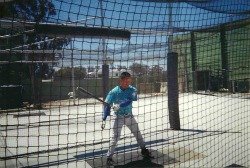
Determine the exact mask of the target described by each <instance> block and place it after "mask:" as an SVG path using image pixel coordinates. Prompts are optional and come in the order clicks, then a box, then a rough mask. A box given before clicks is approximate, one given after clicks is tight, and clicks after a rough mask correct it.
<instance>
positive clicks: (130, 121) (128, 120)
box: [107, 115, 145, 157]
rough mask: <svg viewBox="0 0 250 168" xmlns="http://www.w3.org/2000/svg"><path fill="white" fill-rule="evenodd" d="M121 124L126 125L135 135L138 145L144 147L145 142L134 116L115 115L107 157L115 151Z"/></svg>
mask: <svg viewBox="0 0 250 168" xmlns="http://www.w3.org/2000/svg"><path fill="white" fill-rule="evenodd" d="M123 125H126V126H127V127H128V128H129V129H130V131H131V132H132V133H133V135H134V136H135V138H136V140H137V143H138V145H139V146H140V147H141V148H145V142H144V140H143V138H142V135H141V132H140V130H139V127H138V123H137V121H136V120H135V118H134V116H133V115H131V116H126V117H124V116H116V117H115V121H114V123H113V133H112V139H111V144H110V147H109V150H108V153H107V157H112V156H113V155H114V152H115V147H116V145H117V142H118V140H119V139H120V136H121V131H122V127H123Z"/></svg>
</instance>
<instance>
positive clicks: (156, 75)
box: [149, 65, 163, 82]
mask: <svg viewBox="0 0 250 168" xmlns="http://www.w3.org/2000/svg"><path fill="white" fill-rule="evenodd" d="M149 75H150V76H151V77H152V78H153V80H154V81H158V82H160V81H162V77H163V68H162V67H160V66H159V65H153V66H152V67H151V68H150V70H149Z"/></svg>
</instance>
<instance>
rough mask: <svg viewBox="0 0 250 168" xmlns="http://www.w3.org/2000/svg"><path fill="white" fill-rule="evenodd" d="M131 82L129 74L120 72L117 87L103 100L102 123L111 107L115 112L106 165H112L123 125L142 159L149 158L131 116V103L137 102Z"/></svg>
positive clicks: (135, 90)
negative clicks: (134, 142)
mask: <svg viewBox="0 0 250 168" xmlns="http://www.w3.org/2000/svg"><path fill="white" fill-rule="evenodd" d="M131 82H132V78H131V75H130V73H128V72H122V73H121V75H120V83H119V86H116V87H115V88H113V89H112V90H111V91H110V92H109V93H108V95H107V97H106V100H105V102H106V103H105V106H104V115H103V121H105V120H106V118H107V116H109V115H110V109H111V106H112V105H113V106H112V108H113V110H114V112H115V121H114V123H113V130H112V131H113V134H112V139H111V145H110V147H109V150H108V153H107V165H112V164H113V163H114V161H113V160H112V156H113V155H114V152H115V147H116V145H117V142H118V140H119V139H120V135H121V130H122V127H123V125H126V126H127V127H128V128H129V129H130V131H131V132H132V133H133V135H134V136H135V138H136V140H137V143H138V145H139V146H140V148H141V154H142V155H143V157H151V156H150V153H149V150H148V149H147V148H146V147H145V142H144V140H143V138H142V135H141V132H140V130H139V127H138V123H137V121H136V120H135V118H134V116H133V114H132V102H133V101H136V100H137V89H136V88H134V87H133V86H131Z"/></svg>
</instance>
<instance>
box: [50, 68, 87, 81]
mask: <svg viewBox="0 0 250 168" xmlns="http://www.w3.org/2000/svg"><path fill="white" fill-rule="evenodd" d="M86 75H87V72H86V68H82V67H76V68H74V78H75V79H78V80H79V79H83V78H85V77H86ZM54 77H55V78H56V79H58V78H61V79H71V78H72V68H71V67H65V68H62V69H60V70H59V71H57V72H55V75H54Z"/></svg>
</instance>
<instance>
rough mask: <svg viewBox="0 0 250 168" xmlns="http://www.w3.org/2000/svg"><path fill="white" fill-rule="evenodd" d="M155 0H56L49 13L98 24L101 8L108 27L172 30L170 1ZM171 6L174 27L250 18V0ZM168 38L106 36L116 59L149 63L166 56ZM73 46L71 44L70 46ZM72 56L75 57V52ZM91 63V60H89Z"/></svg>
mask: <svg viewBox="0 0 250 168" xmlns="http://www.w3.org/2000/svg"><path fill="white" fill-rule="evenodd" d="M152 1H154V0H152ZM155 1H158V2H157V3H155V2H147V1H145V0H102V6H101V4H100V2H101V1H99V0H53V3H54V4H55V7H56V12H57V14H56V16H53V17H51V16H49V17H48V20H49V21H51V22H55V23H62V24H67V23H69V21H70V22H71V24H76V25H81V26H89V27H96V26H101V25H102V19H101V17H102V13H101V12H103V16H104V20H103V23H104V26H105V27H112V28H121V29H124V28H125V29H128V30H131V29H143V30H163V31H166V32H168V31H169V25H170V24H169V23H170V22H169V9H170V8H169V7H170V4H169V3H159V1H161V0H155ZM171 6H172V8H171V9H172V25H173V27H174V28H182V29H186V30H194V29H200V28H207V27H211V26H215V25H218V24H221V23H226V22H230V21H235V20H239V19H244V18H247V17H248V18H249V15H243V14H242V13H244V12H246V11H250V1H249V0H211V1H210V2H207V3H194V2H188V3H184V2H179V3H171ZM196 6H198V7H199V8H197V7H196ZM205 8H206V10H205ZM101 9H102V10H101ZM211 10H214V11H216V12H212V11H211ZM227 13H229V14H227ZM139 32H140V31H139ZM167 42H168V34H164V35H162V34H160V35H156V34H153V35H149V36H145V35H140V34H132V36H131V39H130V40H129V41H128V40H105V44H106V46H107V49H108V51H110V52H109V53H108V56H109V57H111V58H114V59H120V58H121V57H122V60H127V59H128V58H129V59H132V58H134V59H139V58H140V59H141V60H139V61H140V62H141V63H143V62H146V63H148V61H147V59H148V57H153V56H154V55H163V57H164V55H166V52H167V50H168V49H167ZM154 43H157V44H159V45H157V46H161V47H159V48H157V47H155V46H154V47H152V46H153V45H154ZM102 44H103V41H102V39H89V38H78V39H76V38H75V39H74V40H73V42H72V45H73V48H74V49H78V50H98V49H102V47H103V45H102ZM145 44H146V45H145ZM160 44H162V45H160ZM150 46H151V48H150ZM162 46H163V47H162ZM69 47H70V46H67V48H69ZM130 50H131V51H130ZM115 53H118V54H115ZM142 53H143V54H142ZM142 55H145V56H146V57H144V58H145V59H142V58H141V56H142ZM152 55H153V56H152ZM69 56H70V57H71V55H69ZM65 57H67V56H65ZM83 57H84V56H83V55H79V54H77V53H75V54H74V58H75V60H76V61H75V62H74V64H76V66H79V64H84V63H81V62H79V60H80V59H82V58H83ZM86 57H91V58H93V59H97V60H98V61H94V62H93V64H99V63H102V61H101V60H102V57H103V56H102V55H101V56H100V55H95V56H93V55H91V56H86ZM144 60H145V61H144ZM128 62H130V61H127V62H126V61H124V63H125V64H128ZM132 62H133V61H132ZM89 64H91V63H90V62H89ZM65 65H67V64H65ZM70 65H71V64H70Z"/></svg>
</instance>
